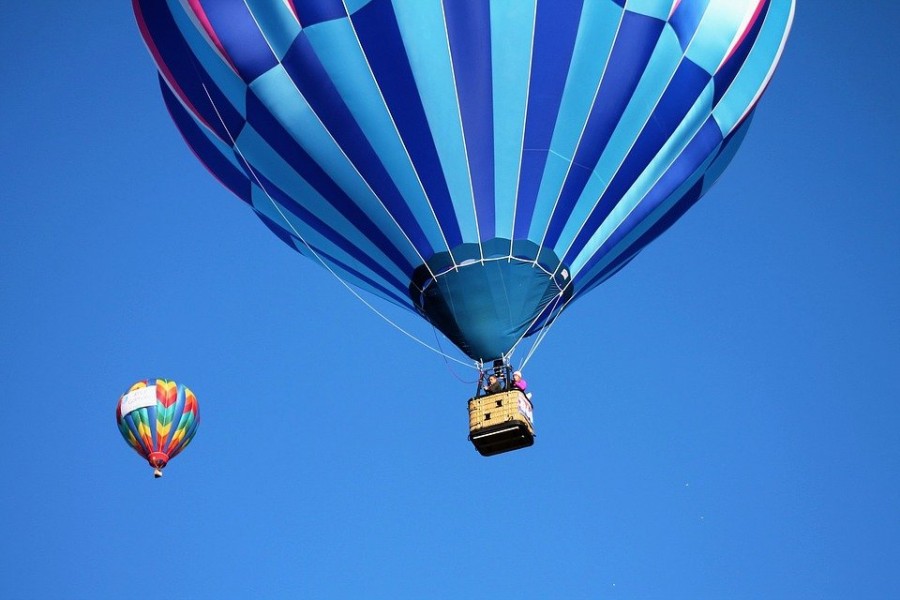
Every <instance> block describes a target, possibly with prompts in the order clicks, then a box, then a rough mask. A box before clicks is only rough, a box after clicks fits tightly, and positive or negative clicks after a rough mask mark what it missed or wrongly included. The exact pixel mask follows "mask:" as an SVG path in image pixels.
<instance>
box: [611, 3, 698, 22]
mask: <svg viewBox="0 0 900 600" xmlns="http://www.w3.org/2000/svg"><path fill="white" fill-rule="evenodd" d="M674 1H675V0H628V2H626V3H625V8H627V9H628V11H629V12H633V13H638V14H641V15H647V16H648V17H656V18H657V19H662V20H663V21H665V20H667V19H668V18H669V13H670V12H672V5H673V4H674ZM686 1H688V0H686Z"/></svg>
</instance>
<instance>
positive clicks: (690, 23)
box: [669, 0, 709, 50]
mask: <svg viewBox="0 0 900 600" xmlns="http://www.w3.org/2000/svg"><path fill="white" fill-rule="evenodd" d="M708 4H709V0H683V1H682V3H681V4H679V5H678V8H677V9H675V14H673V15H672V18H671V19H669V24H670V25H671V26H672V29H673V30H674V31H675V36H676V37H677V38H678V43H679V44H680V45H681V49H682V50H686V49H687V47H688V44H689V43H690V41H691V38H693V37H694V32H696V31H697V27H698V26H699V25H700V20H701V19H702V18H703V13H705V12H706V7H707V5H708Z"/></svg>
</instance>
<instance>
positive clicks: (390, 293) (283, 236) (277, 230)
mask: <svg viewBox="0 0 900 600" xmlns="http://www.w3.org/2000/svg"><path fill="white" fill-rule="evenodd" d="M256 216H258V217H259V219H260V221H262V222H263V224H264V225H265V226H266V227H268V228H269V230H270V231H271V232H272V233H274V234H275V235H276V236H277V237H278V239H280V240H281V241H282V242H284V243H285V244H287V245H288V246H290V247H291V248H292V249H294V250H296V246H303V247H306V244H304V243H303V242H302V241H300V239H298V238H296V237H294V236H293V235H291V234H290V233H289V232H287V231H285V229H284V228H283V227H281V226H280V225H278V224H277V223H275V222H274V221H272V220H271V219H270V218H268V217H267V216H265V215H264V214H262V213H256ZM310 247H311V248H312V250H313V251H314V252H315V253H316V254H317V255H318V256H319V257H320V258H321V259H323V260H324V261H326V262H328V263H329V264H330V265H331V266H332V267H335V266H337V267H339V268H341V269H343V270H344V271H346V272H347V273H349V274H350V275H352V276H353V277H355V278H356V279H359V280H360V281H364V282H365V283H367V284H369V285H370V286H372V287H373V288H375V289H377V290H379V291H380V292H381V293H382V294H383V295H384V296H385V297H387V298H390V299H391V301H392V302H395V303H396V304H399V305H400V306H407V307H408V306H409V299H408V298H405V297H403V296H399V295H397V292H396V290H393V289H390V288H387V287H385V286H384V285H383V284H382V283H381V282H379V281H375V280H373V279H371V278H370V277H367V276H366V275H363V274H362V273H360V272H359V271H357V270H356V269H354V268H352V267H350V265H348V264H346V263H344V262H341V261H339V260H337V259H335V258H334V257H333V256H331V255H330V254H328V253H327V252H325V251H324V250H322V249H321V248H318V247H316V246H314V245H312V244H310ZM309 256H310V258H311V259H313V260H315V257H314V256H313V255H312V253H311V252H310V253H309Z"/></svg>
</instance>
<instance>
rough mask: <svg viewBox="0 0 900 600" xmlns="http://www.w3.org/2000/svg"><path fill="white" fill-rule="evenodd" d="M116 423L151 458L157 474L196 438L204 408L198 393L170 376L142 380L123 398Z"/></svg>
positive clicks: (124, 435)
mask: <svg viewBox="0 0 900 600" xmlns="http://www.w3.org/2000/svg"><path fill="white" fill-rule="evenodd" d="M116 423H117V424H118V425H119V431H120V432H121V434H122V437H123V438H125V441H126V442H128V444H129V445H130V446H131V447H132V448H134V449H135V451H136V452H137V453H138V454H140V455H141V456H143V457H144V458H145V459H147V462H149V463H150V466H151V467H153V469H154V470H153V475H154V476H155V477H162V470H163V468H164V467H165V466H166V464H168V462H169V461H170V460H172V459H173V458H175V457H176V456H177V455H178V454H179V453H180V452H181V451H182V450H184V449H185V447H187V445H188V444H189V443H190V442H191V440H192V439H194V434H196V433H197V427H198V426H199V425H200V409H199V405H198V404H197V398H196V397H195V396H194V393H193V392H192V391H191V390H190V389H188V388H186V387H185V386H183V385H181V384H178V383H175V382H174V381H169V380H167V379H146V380H143V381H138V382H137V383H135V384H134V385H133V386H131V388H130V389H129V390H128V391H127V392H126V393H125V394H123V395H122V397H120V398H119V402H118V404H117V405H116Z"/></svg>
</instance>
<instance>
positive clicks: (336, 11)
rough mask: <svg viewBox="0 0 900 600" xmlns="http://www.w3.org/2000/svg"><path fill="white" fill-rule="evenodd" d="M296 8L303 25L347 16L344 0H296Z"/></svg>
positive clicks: (306, 25)
mask: <svg viewBox="0 0 900 600" xmlns="http://www.w3.org/2000/svg"><path fill="white" fill-rule="evenodd" d="M294 8H296V9H297V19H298V20H299V21H300V25H301V26H302V27H309V26H310V25H315V24H316V23H322V22H324V21H333V20H334V19H340V18H341V17H346V16H347V11H345V10H344V3H343V1H342V0H294Z"/></svg>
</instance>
